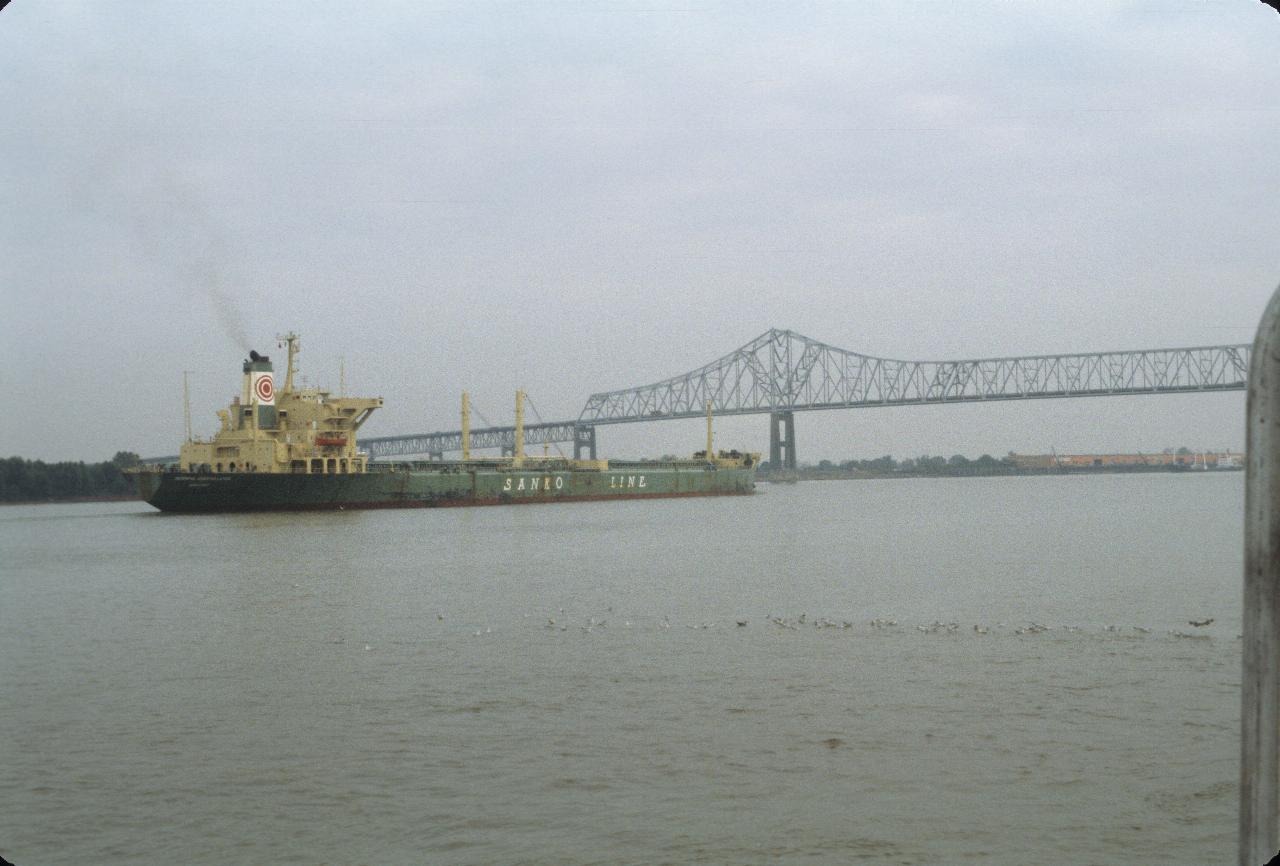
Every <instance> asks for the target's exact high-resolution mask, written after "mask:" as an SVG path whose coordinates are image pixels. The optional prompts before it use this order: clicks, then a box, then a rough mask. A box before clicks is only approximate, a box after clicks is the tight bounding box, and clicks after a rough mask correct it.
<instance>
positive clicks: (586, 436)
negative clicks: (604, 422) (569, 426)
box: [573, 424, 596, 460]
mask: <svg viewBox="0 0 1280 866" xmlns="http://www.w3.org/2000/svg"><path fill="white" fill-rule="evenodd" d="M583 451H586V452H587V457H588V459H590V460H595V459H596V428H595V427H590V426H586V425H578V424H575V425H574V427H573V459H574V460H581V459H582V452H583Z"/></svg>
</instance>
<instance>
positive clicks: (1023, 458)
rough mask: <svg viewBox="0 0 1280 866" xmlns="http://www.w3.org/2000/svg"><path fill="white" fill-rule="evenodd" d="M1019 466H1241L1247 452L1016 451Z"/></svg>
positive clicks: (1011, 455)
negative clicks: (1050, 452) (1102, 452)
mask: <svg viewBox="0 0 1280 866" xmlns="http://www.w3.org/2000/svg"><path fill="white" fill-rule="evenodd" d="M1009 460H1010V461H1011V462H1012V463H1013V465H1014V466H1016V467H1017V468H1018V469H1053V468H1068V469H1078V468H1086V467H1090V466H1175V465H1176V466H1186V467H1188V468H1196V469H1199V468H1201V467H1203V468H1205V469H1240V468H1242V467H1243V466H1244V455H1243V454H1240V453H1236V452H1233V451H1221V452H1215V451H1195V452H1192V453H1190V454H1014V453H1013V452H1010V453H1009Z"/></svg>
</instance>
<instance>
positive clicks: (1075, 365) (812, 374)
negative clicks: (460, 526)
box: [361, 328, 1251, 468]
mask: <svg viewBox="0 0 1280 866" xmlns="http://www.w3.org/2000/svg"><path fill="white" fill-rule="evenodd" d="M1250 349H1251V347H1250V346H1249V345H1246V344H1242V345H1234V346H1196V347H1192V348H1184V349H1140V350H1135V351H1126V352H1089V353H1076V354H1067V355H1030V356H1025V357H1009V358H976V359H970V360H962V361H896V360H892V359H889V358H876V357H873V356H870V355H863V354H860V353H858V352H851V351H849V350H847V349H841V348H838V347H836V346H830V345H828V344H826V343H821V342H819V341H817V340H813V339H810V338H809V337H806V336H804V335H802V334H797V333H795V332H794V331H784V330H779V329H777V328H773V329H770V330H768V331H766V332H765V333H763V334H761V335H760V336H759V337H756V338H755V339H754V340H752V341H751V342H749V343H747V344H746V345H745V346H742V347H741V348H739V349H736V350H735V351H733V352H730V353H729V354H727V355H725V356H723V357H721V358H718V359H716V360H715V361H712V362H711V363H709V364H707V365H705V366H703V367H700V368H698V369H697V370H693V371H690V372H688V373H684V374H683V375H679V376H673V377H671V378H669V379H663V380H662V381H661V382H655V383H653V384H652V385H643V386H640V387H636V388H625V389H621V390H618V391H605V392H601V393H598V394H592V395H591V396H590V397H589V398H588V399H587V404H586V406H585V407H584V408H583V410H582V413H581V414H580V415H579V416H578V419H577V420H576V421H562V422H554V423H549V424H532V425H527V426H526V427H525V442H526V443H528V444H542V443H550V442H572V443H574V455H575V456H581V454H582V453H583V452H584V451H586V452H588V453H589V454H590V455H591V456H592V457H594V456H595V428H596V427H598V426H601V425H604V424H631V423H638V422H645V421H667V420H674V419H679V418H700V417H704V416H705V414H706V411H707V410H706V405H707V402H708V401H710V402H711V408H712V412H713V413H714V414H716V415H747V414H768V415H769V416H770V427H769V431H770V436H769V459H770V461H771V463H770V465H772V466H776V467H780V468H795V466H796V453H795V419H794V413H795V412H807V411H814V410H818V409H861V408H870V407H873V406H917V405H929V404H937V403H970V402H982V401H995V400H1033V399H1052V398H1063V397H1103V396H1121V395H1134V394H1179V393H1196V392H1208V391H1240V390H1243V389H1244V388H1245V380H1246V373H1247V371H1248V369H1249V355H1250ZM361 444H362V445H363V446H365V447H367V448H368V449H369V452H370V454H371V455H372V456H374V457H375V458H382V457H393V456H398V455H407V454H429V455H433V456H436V457H438V456H441V455H443V454H444V452H446V451H459V450H461V449H462V434H461V432H460V431H453V432H447V433H424V434H418V435H413V436H384V437H380V438H369V439H362V440H361ZM514 446H515V428H514V427H490V428H486V429H483V430H472V431H471V447H472V448H477V449H478V448H501V449H503V451H504V452H507V453H510V452H511V451H512V450H513V449H514Z"/></svg>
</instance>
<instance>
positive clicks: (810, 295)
mask: <svg viewBox="0 0 1280 866" xmlns="http://www.w3.org/2000/svg"><path fill="white" fill-rule="evenodd" d="M1278 49H1280V16H1278V15H1277V14H1276V13H1275V12H1274V11H1272V10H1270V9H1268V8H1267V7H1266V6H1263V5H1262V4H1260V3H1257V2H1251V0H1232V2H1228V0H1181V2H1176V0H1171V2H1158V0H1146V2H1135V3H1088V2H1086V3H1080V4H1069V5H1068V6H1067V7H1064V6H1062V5H1060V4H1049V3H1039V2H1017V0H1003V2H987V3H983V2H971V3H942V2H857V3H854V2H848V3H803V2H801V3H795V2H792V3H741V2H734V3H710V2H704V0H679V2H672V0H646V2H640V3H618V2H567V0H566V2H527V3H524V2H497V3H492V2H464V3H454V2H428V0H424V2H408V0H405V2H393V0H387V2H377V0H373V2H350V0H347V2H316V0H307V2H272V3H261V2H256V0H255V2H249V0H242V2H219V3H207V2H180V0H155V2H130V0H118V2H111V3H105V2H97V0H88V2H73V0H14V2H13V3H11V4H10V5H9V6H8V7H6V8H5V9H4V10H3V11H0V206H2V209H0V293H2V295H0V301H3V314H2V315H0V398H2V399H3V406H4V409H5V411H3V412H2V413H0V454H5V455H8V454H17V455H21V456H26V457H31V458H41V459H46V460H57V459H84V460H101V459H106V458H109V457H110V456H111V455H112V454H113V453H114V452H115V451H117V450H122V449H124V450H133V451H138V452H141V453H143V454H144V455H159V454H172V453H176V450H177V446H178V443H179V441H180V439H181V437H182V429H183V428H182V371H183V370H190V371H193V372H192V374H191V384H192V415H193V418H194V421H195V428H196V432H197V433H210V432H212V430H213V429H214V428H215V425H216V419H215V417H214V411H215V410H216V409H217V408H219V407H221V406H222V405H225V403H226V402H228V400H229V398H230V397H231V396H232V395H233V394H235V393H237V392H238V388H239V375H240V366H239V365H240V362H241V360H242V358H243V357H244V356H245V355H246V353H247V351H248V349H249V348H257V349H259V350H261V351H264V352H271V353H273V354H274V353H275V348H274V347H275V344H274V337H275V335H276V334H277V333H281V332H284V331H287V330H290V329H293V330H296V331H298V332H300V333H301V334H302V336H303V344H302V345H303V353H302V356H301V366H302V372H303V374H305V375H306V376H307V377H308V379H309V381H310V382H311V383H312V384H327V385H330V386H333V387H335V388H336V386H337V382H338V370H339V365H340V363H344V364H345V369H346V379H347V384H348V392H349V393H358V394H376V395H381V396H383V397H384V398H385V399H386V408H384V409H383V410H381V411H380V412H379V413H377V414H375V416H374V417H373V419H372V420H370V421H369V423H368V424H367V425H366V426H365V428H364V433H365V434H366V435H387V434H395V433H410V432H421V431H427V430H438V429H456V427H457V424H458V421H457V404H458V394H459V392H461V391H462V390H463V389H468V390H470V391H471V393H472V395H473V401H474V402H475V404H476V405H477V406H478V407H479V409H480V410H481V412H482V413H483V414H484V415H485V416H486V417H487V418H488V419H489V420H490V421H492V422H494V423H510V421H511V419H512V416H513V409H512V393H513V392H514V391H515V389H516V388H517V387H520V386H523V387H524V388H525V389H526V390H527V391H528V392H529V393H530V395H531V396H532V398H533V400H534V404H535V406H536V407H537V409H538V410H540V412H541V414H542V415H543V416H545V417H546V418H547V420H552V419H561V418H570V417H576V416H577V415H578V413H579V412H580V411H581V408H582V405H583V403H584V402H585V400H586V398H587V396H588V394H590V393H591V392H593V391H600V390H608V389H614V388H622V387H627V386H631V385H640V384H646V383H649V382H652V381H655V380H658V379H662V378H665V377H667V376H670V375H674V374H677V373H681V372H684V371H685V370H689V369H692V368H695V367H698V366H700V365H702V364H704V363H706V362H707V361H709V360H711V359H713V358H715V357H718V356H720V355H722V354H725V353H727V352H729V351H731V350H732V349H734V348H736V347H737V346H739V345H742V344H743V343H746V342H747V341H749V340H750V339H752V338H753V337H755V336H756V335H758V334H759V333H761V332H762V331H764V330H766V329H768V328H770V327H779V328H790V329H792V330H795V331H799V332H801V333H803V334H806V335H809V336H812V337H814V338H817V339H820V340H823V341H824V342H827V343H831V344H834V345H837V346H841V347H844V348H848V349H853V350H855V351H860V352H865V353H868V354H873V355H880V356H886V357H892V358H901V359H909V360H915V359H921V360H935V359H951V358H972V357H981V356H992V355H999V356H1005V355H1022V354H1040V353H1055V352H1076V351H1093V350H1109V349H1131V348H1132V349H1139V348H1164V347H1173V346H1196V345H1210V344H1219V343H1244V342H1250V341H1251V340H1252V337H1253V332H1254V329H1255V327H1256V325H1257V321H1258V316H1259V314H1260V313H1261V311H1262V308H1263V306H1264V305H1265V303H1266V300H1267V299H1268V298H1269V297H1270V294H1271V292H1272V290H1273V289H1274V288H1275V286H1276V284H1277V282H1280V255H1278V253H1280V160H1277V158H1276V155H1275V152H1276V142H1277V141H1280V134H1278V133H1280V98H1278V97H1277V94H1280V50H1278ZM280 360H283V359H282V358H281V359H280ZM281 366H282V365H281ZM1243 413H1244V396H1243V394H1242V393H1239V392H1237V393H1231V394H1218V395H1196V396H1168V397H1141V398H1099V399H1088V400H1059V401H1027V402H1018V403H1005V404H1001V405H981V406H979V405H965V406H945V407H929V408H917V407H912V408H902V409H878V410H862V411H838V412H817V413H807V414H804V415H800V416H798V417H797V439H798V443H799V455H800V457H801V459H802V460H817V459H819V458H821V457H830V458H833V459H842V458H847V457H871V456H876V455H879V454H886V453H889V454H894V455H896V456H900V457H901V456H914V455H918V454H922V453H930V454H937V453H942V454H947V455H949V454H952V453H957V452H959V453H965V454H968V455H970V456H977V455H978V454H980V453H982V452H990V453H993V454H1002V453H1004V452H1006V451H1009V450H1015V451H1023V452H1035V451H1048V450H1049V449H1050V448H1051V447H1052V448H1056V449H1057V450H1058V451H1059V452H1064V451H1094V450H1127V451H1137V450H1143V451H1151V450H1158V449H1160V448H1163V447H1166V446H1176V445H1183V444H1185V445H1188V446H1190V447H1193V448H1227V447H1230V448H1240V447H1242V446H1243V441H1244V434H1243V423H1242V420H1243ZM700 435H701V434H700V432H699V429H698V425H697V424H693V423H690V422H681V423H666V424H661V423H659V424H648V425H633V426H627V427H621V428H605V429H603V430H602V431H601V446H602V449H603V450H604V451H605V452H607V453H608V454H610V455H614V456H643V455H656V454H661V453H663V452H668V451H679V452H687V451H692V450H694V449H695V448H697V447H698V443H699V437H700ZM718 441H719V442H720V443H722V444H724V445H726V446H729V445H739V446H745V447H748V448H751V449H755V450H764V449H765V448H766V447H767V442H768V435H767V418H766V417H765V416H748V417H746V418H737V419H726V420H724V421H723V422H722V423H721V424H720V428H719V434H718Z"/></svg>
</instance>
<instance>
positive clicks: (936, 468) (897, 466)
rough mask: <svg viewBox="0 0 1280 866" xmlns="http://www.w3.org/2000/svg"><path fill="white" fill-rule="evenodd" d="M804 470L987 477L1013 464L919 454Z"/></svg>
mask: <svg viewBox="0 0 1280 866" xmlns="http://www.w3.org/2000/svg"><path fill="white" fill-rule="evenodd" d="M770 469H771V467H770V466H769V461H767V460H766V461H764V462H763V463H761V464H760V471H761V472H764V473H766V474H767V473H768V472H769V471H770ZM804 471H806V472H814V473H833V474H834V473H841V474H858V473H864V472H865V473H873V474H878V475H881V474H886V473H891V472H897V473H902V474H918V475H969V474H983V475H989V474H993V473H1000V472H1014V471H1015V468H1014V465H1013V461H1012V460H1010V459H1009V458H1008V457H1002V458H999V459H997V458H995V457H992V456H991V455H990V454H983V455H982V456H981V457H979V458H977V459H976V460H970V459H969V458H968V457H965V456H964V455H963V454H953V455H952V456H951V457H938V456H930V455H928V454H923V455H921V456H919V457H908V458H906V459H903V460H895V459H894V458H893V457H891V456H889V455H888V454H886V455H885V456H883V457H876V458H874V459H872V460H843V461H840V462H838V463H837V462H835V461H831V460H820V461H818V463H817V464H812V465H806V466H805V467H804Z"/></svg>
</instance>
